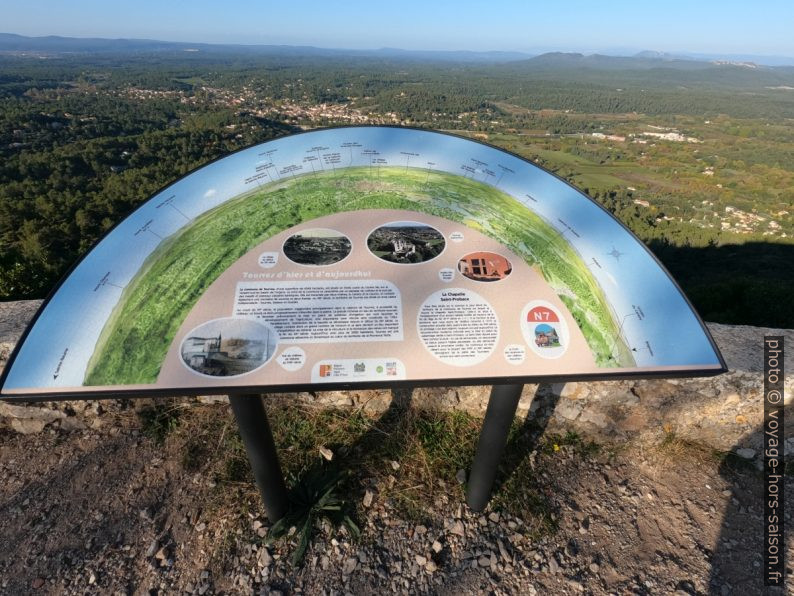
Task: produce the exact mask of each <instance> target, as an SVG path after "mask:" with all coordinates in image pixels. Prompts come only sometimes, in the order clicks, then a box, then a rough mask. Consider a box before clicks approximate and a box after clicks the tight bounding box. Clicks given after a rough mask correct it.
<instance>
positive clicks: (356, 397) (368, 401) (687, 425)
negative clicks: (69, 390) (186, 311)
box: [0, 301, 794, 458]
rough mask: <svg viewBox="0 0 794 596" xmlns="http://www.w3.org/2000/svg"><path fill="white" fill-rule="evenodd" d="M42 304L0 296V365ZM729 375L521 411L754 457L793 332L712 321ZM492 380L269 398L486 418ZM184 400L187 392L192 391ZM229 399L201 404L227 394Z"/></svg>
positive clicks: (2, 419)
mask: <svg viewBox="0 0 794 596" xmlns="http://www.w3.org/2000/svg"><path fill="white" fill-rule="evenodd" d="M38 304H39V302H38V301H26V302H12V303H0V367H2V366H3V364H4V362H5V360H6V358H7V357H8V354H9V353H10V351H11V349H12V348H13V345H14V343H15V342H16V341H17V340H18V338H19V336H20V335H21V333H22V331H23V329H24V326H25V325H26V323H27V321H28V320H29V319H30V318H31V317H32V316H33V314H34V312H35V309H36V308H37V307H38ZM708 327H709V329H710V331H711V333H712V335H713V336H714V339H715V341H716V342H717V344H718V345H719V347H720V350H721V351H722V354H723V356H724V357H725V360H726V361H727V363H728V368H729V369H730V372H728V373H726V374H724V375H720V376H718V377H709V378H692V379H667V380H633V381H602V382H590V383H567V384H558V385H527V386H526V387H525V388H524V392H523V394H522V397H521V401H520V402H519V412H520V413H521V414H522V415H525V414H526V413H527V412H529V413H530V414H531V415H532V416H533V417H534V419H535V420H537V421H538V422H539V423H540V424H543V425H547V426H548V427H549V428H550V429H553V430H555V431H558V432H560V431H565V430H574V431H576V432H578V433H580V434H581V435H583V436H585V437H589V438H592V439H595V440H599V441H608V442H622V441H627V440H636V439H640V440H644V439H651V440H656V439H658V438H660V437H662V436H664V435H665V434H667V433H675V435H676V436H677V437H680V438H683V439H686V440H691V441H693V442H696V443H700V444H703V445H706V446H709V447H712V448H714V449H718V450H720V451H728V450H734V451H736V452H738V453H739V454H740V455H742V456H744V457H747V458H753V457H755V456H756V454H758V453H760V451H761V444H762V435H761V432H760V427H761V424H762V422H763V401H762V389H763V379H762V373H763V337H764V336H765V335H783V336H785V340H786V344H787V347H788V350H787V358H786V362H785V366H786V371H787V375H786V380H785V387H786V395H785V403H786V405H787V406H788V407H791V405H792V403H794V401H792V400H794V393H793V392H792V390H793V389H794V331H792V330H780V329H765V328H758V327H745V326H734V325H720V324H716V323H709V324H708ZM488 395H489V388H488V387H456V388H417V389H414V390H413V392H407V391H400V392H394V394H392V392H390V391H345V392H342V391H326V392H316V393H299V394H276V395H273V396H271V397H272V399H275V400H279V401H291V402H295V401H299V402H301V403H304V404H315V405H317V406H319V407H340V408H363V409H364V410H365V411H367V412H371V413H373V414H377V413H379V412H382V411H384V410H385V409H386V408H388V407H389V405H390V404H391V402H392V399H401V400H410V401H411V403H412V404H413V406H414V407H420V408H434V409H441V410H451V409H461V410H466V411H468V412H471V413H474V414H477V415H482V414H483V413H484V412H485V408H486V406H487V403H488ZM186 399H187V398H186ZM225 399H226V398H225V397H224V396H205V397H199V398H196V399H195V400H188V401H195V402H200V403H211V402H218V401H225ZM115 406H119V407H122V406H121V405H120V404H114V403H112V402H107V401H105V402H96V401H93V402H47V403H43V404H35V405H25V406H23V405H13V404H8V403H0V426H5V427H10V428H12V429H14V430H16V431H18V432H39V431H41V430H43V429H45V428H47V427H61V428H64V429H74V428H84V427H86V426H91V425H94V426H95V425H98V424H101V423H102V422H101V414H102V412H103V411H104V410H108V409H112V408H113V407H115ZM786 436H787V438H788V439H789V440H787V442H786V453H787V454H789V453H794V438H793V437H794V425H789V430H788V432H787V434H786Z"/></svg>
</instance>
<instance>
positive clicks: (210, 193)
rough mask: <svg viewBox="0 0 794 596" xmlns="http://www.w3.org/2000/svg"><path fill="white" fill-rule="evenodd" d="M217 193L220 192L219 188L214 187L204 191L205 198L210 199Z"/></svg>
mask: <svg viewBox="0 0 794 596" xmlns="http://www.w3.org/2000/svg"><path fill="white" fill-rule="evenodd" d="M217 193H218V191H217V190H215V189H214V188H210V189H209V190H208V191H207V192H205V193H204V198H205V199H209V198H210V197H211V196H213V195H215V194H217Z"/></svg>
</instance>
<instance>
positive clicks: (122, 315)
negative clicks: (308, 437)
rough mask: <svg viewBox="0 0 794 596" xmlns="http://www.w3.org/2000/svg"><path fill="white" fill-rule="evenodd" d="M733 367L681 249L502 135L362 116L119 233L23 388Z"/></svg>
mask: <svg viewBox="0 0 794 596" xmlns="http://www.w3.org/2000/svg"><path fill="white" fill-rule="evenodd" d="M724 370H725V365H724V361H723V360H722V357H721V355H720V354H719V352H718V350H717V349H716V347H715V345H714V342H713V341H712V339H711V337H710V336H709V334H708V332H707V330H706V328H705V326H704V325H703V323H702V321H701V320H700V318H699V317H698V315H697V314H696V313H695V312H694V311H693V309H692V307H691V305H690V304H689V302H688V301H687V299H686V298H685V297H684V295H683V294H682V293H681V291H680V289H679V288H678V286H677V285H676V284H675V282H674V281H673V280H672V279H671V277H670V275H669V274H668V273H667V272H666V271H665V270H664V268H663V267H662V266H661V265H660V263H659V262H658V261H657V260H656V259H655V258H654V257H653V255H652V254H651V253H650V252H649V251H648V249H647V248H646V247H645V246H644V245H643V244H642V243H641V242H639V241H638V240H637V238H636V237H634V236H633V235H632V234H631V233H630V232H629V231H628V230H627V229H626V228H625V227H624V226H623V225H622V224H621V223H620V222H618V221H617V220H616V219H615V218H614V217H612V216H611V215H610V214H609V213H608V212H607V211H606V210H604V209H603V208H602V207H600V206H599V205H598V204H597V203H595V202H594V201H593V200H591V199H590V198H588V197H587V196H586V195H584V194H583V193H581V192H580V191H578V190H577V189H575V188H574V187H572V186H570V185H569V184H567V183H566V182H565V181H563V180H561V179H559V178H557V177H555V176H554V175H552V174H550V173H548V172H546V171H545V170H543V169H541V168H539V167H537V166H535V165H534V164H532V163H530V162H528V161H526V160H523V159H521V158H520V157H518V156H515V155H512V154H510V153H507V152H505V151H503V150H500V149H497V148H495V147H492V146H489V145H485V144H483V143H479V142H475V141H471V140H468V139H464V138H460V137H457V136H453V135H449V134H442V133H437V132H432V131H427V130H419V129H410V128H398V127H347V128H334V129H324V130H316V131H312V132H307V133H301V134H296V135H292V136H287V137H283V138H279V139H276V140H273V141H269V142H267V143H263V144H261V145H257V146H254V147H250V148H248V149H245V150H242V151H239V152H237V153H234V154H232V155H229V156H227V157H224V158H222V159H220V160H218V161H215V162H213V163H211V164H209V165H207V166H204V167H202V168H200V169H198V170H196V171H194V172H193V173H191V174H189V175H187V176H185V177H184V178H182V179H180V180H179V181H177V182H175V183H173V184H172V185H170V186H168V187H167V188H165V189H163V190H162V191H160V192H159V193H157V194H156V195H154V196H153V197H152V198H150V199H149V200H148V201H147V202H145V203H144V204H143V205H142V206H141V207H140V208H138V209H137V210H136V211H135V212H134V213H132V214H131V215H130V216H129V217H127V218H126V219H125V220H124V221H122V222H121V223H120V224H119V225H118V226H116V227H115V228H114V229H113V230H112V231H111V232H110V233H109V234H108V235H107V236H106V237H105V238H104V239H103V240H101V241H100V242H99V243H98V244H97V245H96V247H94V248H93V250H91V251H90V252H89V253H88V255H87V256H86V257H85V258H84V259H83V260H82V261H81V262H80V263H79V264H78V265H77V266H76V267H75V268H74V269H73V270H72V272H71V273H70V274H69V275H68V276H67V277H66V278H65V279H64V280H63V281H62V283H61V284H60V286H59V287H58V289H57V290H56V291H55V292H54V293H53V295H52V296H51V297H50V298H49V299H48V300H47V301H46V303H45V304H44V305H43V306H42V308H41V309H40V311H39V313H38V315H37V317H36V318H35V319H34V321H33V323H31V325H30V327H29V328H28V330H27V332H26V334H25V336H24V337H23V340H22V341H20V343H19V345H18V346H17V348H16V350H15V352H14V354H13V355H12V357H11V359H10V361H9V364H8V366H7V367H6V370H5V371H4V373H3V377H2V385H1V388H0V395H1V396H2V397H3V398H23V399H24V398H33V397H50V398H57V397H63V398H67V397H75V396H101V395H119V394H131V395H156V394H160V395H166V394H191V393H192V394H197V393H205V392H207V391H211V392H220V391H226V392H243V391H246V392H249V391H262V392H266V391H286V390H299V389H306V388H308V387H310V386H311V387H317V386H323V387H327V388H329V389H330V388H343V387H352V386H358V387H365V386H370V387H375V386H381V387H385V386H393V385H394V384H399V383H400V382H403V383H406V384H416V385H421V384H428V385H429V384H482V383H492V382H503V383H507V382H524V381H526V382H532V381H540V380H555V381H564V380H585V379H597V378H609V377H628V376H695V375H708V374H717V373H719V372H723V371H724Z"/></svg>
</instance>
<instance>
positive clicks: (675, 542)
mask: <svg viewBox="0 0 794 596" xmlns="http://www.w3.org/2000/svg"><path fill="white" fill-rule="evenodd" d="M103 404H104V405H100V407H99V408H98V411H97V409H93V410H88V411H87V412H84V413H73V415H72V416H70V417H72V418H75V419H76V422H75V423H74V424H72V425H71V430H67V429H65V428H57V427H55V426H51V427H48V428H47V429H46V430H44V431H43V432H40V433H36V434H27V435H24V434H20V433H16V432H13V431H11V430H8V429H6V430H3V431H0V479H1V480H0V519H2V520H3V522H2V524H0V544H2V545H3V548H2V550H0V578H1V579H0V592H2V593H3V594H23V593H32V592H41V593H53V594H55V593H57V594H84V593H102V594H105V593H119V594H166V593H191V594H193V593H198V594H207V593H210V594H211V593H264V594H273V593H275V594H278V593H281V594H301V593H304V594H347V593H351V594H373V593H392V592H393V593H406V594H408V593H411V594H413V593H421V594H424V593H438V594H461V593H493V594H533V593H553V594H580V593H584V594H657V593H674V594H682V595H683V594H742V595H744V594H756V593H758V594H760V593H763V586H762V580H761V577H762V576H761V565H762V550H761V539H762V534H761V532H762V513H763V506H762V501H761V499H760V490H761V479H760V475H759V473H758V470H757V468H756V466H755V465H753V464H752V463H748V462H745V461H743V460H741V459H740V458H737V457H730V456H729V457H724V456H720V455H718V454H715V453H714V452H712V451H711V450H707V449H701V448H698V447H696V446H693V445H691V444H688V443H684V442H682V441H680V440H676V439H675V438H674V437H670V438H669V439H668V440H666V441H664V442H662V443H660V444H657V445H642V444H631V445H624V446H611V447H607V446H601V447H595V446H593V445H585V444H583V443H581V442H576V441H574V442H571V443H570V444H566V443H563V442H561V443H562V444H559V445H557V444H556V443H555V444H550V443H549V444H544V443H542V441H541V440H539V441H538V443H537V446H536V447H535V448H534V449H532V450H531V451H530V452H529V453H527V454H526V456H525V459H526V462H525V463H528V467H525V468H523V469H524V470H527V469H528V470H531V471H532V473H529V474H526V476H525V477H522V478H519V479H518V482H519V484H522V483H526V484H531V485H533V486H534V487H536V488H537V490H538V494H540V495H541V498H542V499H543V500H544V503H545V507H546V508H545V509H542V515H548V520H549V523H548V524H546V526H545V527H542V528H541V527H540V526H539V525H538V523H537V519H538V513H537V511H536V512H531V513H530V512H527V514H526V515H524V514H522V512H518V514H514V513H511V512H510V509H511V508H510V507H500V508H491V509H487V510H486V512H484V513H483V514H475V513H472V512H471V511H469V510H468V508H467V507H466V506H465V504H464V503H463V500H462V490H461V487H460V486H452V485H449V486H447V485H446V484H445V483H444V482H443V481H439V485H440V486H439V487H438V490H435V491H434V492H433V501H432V502H431V503H426V504H425V507H424V508H423V513H422V514H421V515H419V516H416V515H411V514H410V512H409V513H406V511H405V510H404V508H401V507H399V506H398V499H397V497H398V496H399V495H398V494H397V493H396V492H395V491H390V490H389V489H388V486H387V485H379V484H377V483H375V482H374V481H373V483H372V488H371V490H370V489H367V490H366V492H364V495H363V498H362V497H361V495H360V494H355V495H351V496H352V497H353V498H354V499H355V500H356V502H355V503H353V505H355V507H354V516H355V518H356V519H357V520H358V523H359V526H360V527H361V530H362V534H361V536H360V538H358V539H353V538H352V537H351V536H350V535H349V534H348V533H347V532H346V531H345V530H332V529H331V528H329V527H327V526H325V525H322V524H321V525H320V527H319V528H318V530H317V533H316V536H315V539H314V541H313V543H312V544H311V546H310V547H309V550H308V553H307V555H306V558H305V560H304V563H303V564H302V565H301V566H294V565H292V564H291V563H290V562H289V554H290V553H291V552H292V548H293V546H294V542H295V540H294V537H293V539H292V540H289V541H281V542H277V543H276V544H274V545H272V546H266V545H265V540H264V537H265V535H266V533H267V529H268V523H267V520H266V518H265V517H264V514H263V511H262V509H261V506H260V503H259V500H258V496H257V494H256V492H255V491H254V490H253V487H252V486H251V485H250V484H249V483H248V482H233V481H228V480H227V481H219V477H218V474H217V473H215V472H214V471H213V470H214V469H215V468H213V467H212V466H210V465H209V463H208V462H204V461H199V462H195V461H190V460H187V459H186V458H185V451H184V441H180V440H177V439H176V438H172V437H169V436H167V437H166V438H165V439H164V440H163V441H162V442H158V440H157V439H156V438H152V436H150V434H151V433H148V431H147V428H146V427H145V422H144V421H143V419H142V418H141V416H140V415H138V414H136V413H135V409H134V406H133V405H131V404H130V403H124V402H103ZM190 415H191V416H198V417H199V418H201V419H204V420H213V421H215V422H218V421H221V422H223V424H221V425H220V426H219V428H221V429H222V430H221V431H219V432H220V433H221V434H220V435H219V436H220V437H221V439H222V437H223V435H225V434H226V433H230V432H231V433H233V432H234V430H233V429H234V427H233V426H232V418H231V416H230V414H229V412H228V406H226V405H225V404H214V405H193V406H191V414H190ZM78 422H80V424H78ZM182 424H186V423H182ZM195 428H197V427H194V428H193V430H191V431H190V432H189V433H182V434H183V435H185V434H193V433H195V432H196V430H195ZM179 434H180V433H176V434H175V436H176V437H179ZM182 438H183V439H184V436H183V437H182ZM215 440H216V439H213V444H212V445H210V446H209V447H210V448H209V450H208V451H203V452H202V454H205V455H202V457H204V456H206V457H215V458H219V457H221V456H222V454H219V453H217V452H215V451H214V450H215V448H216V444H215V443H214V441H215ZM217 444H218V445H220V443H217ZM543 445H545V446H543ZM206 454H209V455H206ZM383 466H384V467H386V468H387V471H388V475H387V476H386V477H391V478H393V476H392V474H393V475H396V476H399V474H400V471H399V464H398V463H397V462H394V463H391V462H387V461H384V462H383ZM391 468H393V469H391ZM519 470H520V469H519ZM515 473H517V472H514V474H515ZM458 476H459V477H460V476H461V474H458ZM459 479H461V480H462V479H463V478H462V477H460V478H459ZM514 480H515V479H514ZM392 482H393V480H392ZM365 484H366V479H365ZM452 484H456V482H455V481H454V479H453V483H452ZM792 488H794V487H792V486H791V483H790V482H789V490H788V491H787V494H788V495H789V498H788V509H789V511H791V510H792V498H794V490H792ZM497 509H502V510H501V511H499V510H497ZM787 518H788V516H787ZM789 572H790V571H789ZM789 582H790V583H789V587H790V588H791V587H794V583H792V576H791V575H790V576H789Z"/></svg>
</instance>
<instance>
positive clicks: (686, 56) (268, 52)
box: [0, 33, 794, 70]
mask: <svg viewBox="0 0 794 596" xmlns="http://www.w3.org/2000/svg"><path fill="white" fill-rule="evenodd" d="M28 52H29V53H44V54H71V53H110V54H113V53H158V52H204V53H206V54H247V55H252V56H255V55H262V56H291V57H299V56H303V57H313V56H316V57H329V58H334V57H342V56H354V57H362V58H381V59H399V60H427V61H438V62H464V63H519V62H526V63H528V64H529V63H530V62H531V63H532V67H533V68H541V67H543V66H547V67H549V68H566V67H568V68H570V67H577V68H598V69H604V70H621V69H626V68H630V69H640V70H642V69H649V68H658V67H660V66H664V67H666V68H676V69H680V70H698V69H700V68H705V67H707V66H712V65H713V64H714V63H719V64H732V65H738V66H750V65H752V66H756V65H764V66H794V58H788V57H783V56H752V55H730V54H724V55H721V54H694V53H675V54H673V53H669V52H657V51H653V50H643V51H641V52H637V53H635V54H633V55H630V56H628V55H626V56H623V55H606V54H600V53H594V54H582V53H577V52H546V53H540V54H532V53H527V52H510V51H472V50H404V49H400V48H388V47H385V48H378V49H371V50H355V49H340V48H320V47H315V46H290V45H274V44H262V45H250V44H249V45H245V44H213V43H193V42H182V41H161V40H155V39H106V38H98V37H96V38H90V37H86V38H82V37H63V36H59V35H48V36H43V37H27V36H24V35H17V34H15V33H0V53H28Z"/></svg>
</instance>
